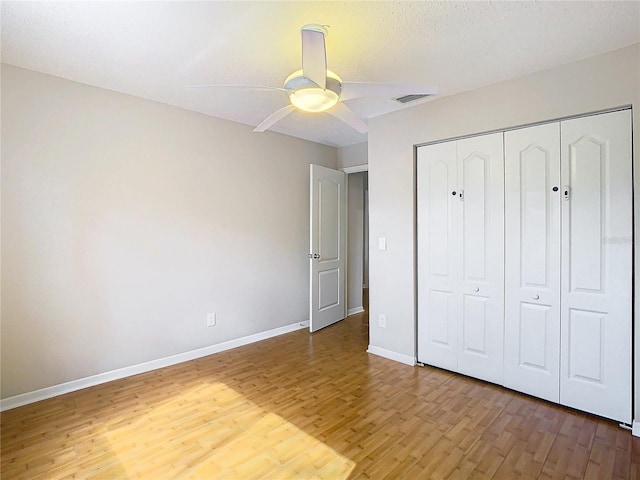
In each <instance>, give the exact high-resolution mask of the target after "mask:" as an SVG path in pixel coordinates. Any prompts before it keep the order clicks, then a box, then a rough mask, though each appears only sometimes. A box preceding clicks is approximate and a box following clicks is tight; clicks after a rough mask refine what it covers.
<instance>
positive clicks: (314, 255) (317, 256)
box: [307, 253, 320, 258]
mask: <svg viewBox="0 0 640 480" xmlns="http://www.w3.org/2000/svg"><path fill="white" fill-rule="evenodd" d="M307 256H308V257H309V258H320V254H319V253H310V254H309V255H307Z"/></svg>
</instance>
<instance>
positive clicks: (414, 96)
mask: <svg viewBox="0 0 640 480" xmlns="http://www.w3.org/2000/svg"><path fill="white" fill-rule="evenodd" d="M430 96H431V95H430V94H428V93H412V94H410V95H404V96H402V97H398V98H395V99H394V100H395V101H396V102H400V103H409V102H415V101H416V100H420V99H421V98H424V97H430Z"/></svg>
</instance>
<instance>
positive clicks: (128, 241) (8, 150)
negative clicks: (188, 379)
mask: <svg viewBox="0 0 640 480" xmlns="http://www.w3.org/2000/svg"><path fill="white" fill-rule="evenodd" d="M309 163H317V164H320V165H324V166H327V167H332V168H336V167H337V151H336V149H334V148H332V147H326V146H322V145H319V144H314V143H310V142H306V141H302V140H298V139H294V138H292V137H287V136H284V135H279V134H275V133H265V134H254V133H252V132H251V128H250V127H248V126H245V125H240V124H236V123H232V122H228V121H224V120H219V119H215V118H211V117H207V116H204V115H200V114H197V113H193V112H188V111H185V110H181V109H178V108H174V107H170V106H167V105H162V104H158V103H154V102H150V101H146V100H142V99H139V98H135V97H131V96H126V95H122V94H118V93H114V92H111V91H107V90H102V89H98V88H93V87H89V86H86V85H82V84H78V83H74V82H70V81H67V80H63V79H59V78H55V77H51V76H47V75H42V74H38V73H35V72H31V71H28V70H22V69H19V68H15V67H11V66H8V65H3V68H2V345H1V352H2V355H1V360H2V397H3V398H6V397H10V396H13V395H16V394H21V393H24V392H30V391H33V390H36V389H39V388H43V387H48V386H52V385H57V384H60V383H62V382H67V381H71V380H75V379H80V378H84V377H88V376H91V375H95V374H99V373H103V372H108V371H111V370H114V369H118V368H123V367H127V366H131V365H136V364H139V363H142V362H146V361H151V360H155V359H159V358H163V357H166V356H169V355H173V354H177V353H181V352H186V351H190V350H193V349H197V348H201V347H205V346H209V345H212V344H217V343H220V342H224V341H228V340H232V339H236V338H240V337H243V336H247V335H251V334H255V333H259V332H264V331H267V330H270V329H274V328H278V327H281V326H285V325H290V324H292V323H295V322H301V321H305V320H308V268H309V267H308V260H307V253H308V252H307V249H308V245H309V233H308V230H309V228H308V225H309V220H308V215H309ZM207 312H217V320H218V325H217V326H216V327H210V328H207V327H206V326H205V318H206V314H207Z"/></svg>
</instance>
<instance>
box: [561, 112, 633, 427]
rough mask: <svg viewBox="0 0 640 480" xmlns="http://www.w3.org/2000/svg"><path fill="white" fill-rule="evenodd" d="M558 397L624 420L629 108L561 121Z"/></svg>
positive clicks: (627, 397) (627, 407) (628, 332)
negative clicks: (560, 273) (560, 305)
mask: <svg viewBox="0 0 640 480" xmlns="http://www.w3.org/2000/svg"><path fill="white" fill-rule="evenodd" d="M561 139H562V143H561V145H562V150H561V156H562V196H563V200H562V285H561V288H562V292H561V295H562V307H561V338H562V349H561V350H562V359H561V380H560V402H561V403H562V404H564V405H568V406H571V407H574V408H578V409H580V410H585V411H587V412H591V413H595V414H597V415H602V416H604V417H608V418H613V419H616V420H619V421H623V422H627V423H630V422H631V362H632V359H631V341H632V339H631V336H632V329H631V286H632V224H633V223H632V222H633V219H632V184H631V182H632V172H631V111H630V110H624V111H619V112H613V113H608V114H603V115H594V116H590V117H585V118H578V119H573V120H567V121H563V122H561Z"/></svg>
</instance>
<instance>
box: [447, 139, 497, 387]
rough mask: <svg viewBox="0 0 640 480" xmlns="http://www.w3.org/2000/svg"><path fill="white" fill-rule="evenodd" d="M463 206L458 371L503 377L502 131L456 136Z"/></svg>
mask: <svg viewBox="0 0 640 480" xmlns="http://www.w3.org/2000/svg"><path fill="white" fill-rule="evenodd" d="M456 147H457V150H458V188H459V189H461V190H460V192H459V195H462V197H459V199H460V200H461V202H460V204H459V205H461V206H462V210H461V213H462V215H461V219H460V221H458V225H459V229H460V230H459V233H457V234H456V237H458V238H459V240H460V242H461V250H460V260H461V262H462V265H461V266H460V274H461V277H462V278H461V296H462V298H461V301H460V308H461V311H460V312H459V326H458V342H459V347H458V350H459V354H458V371H459V372H461V373H464V374H466V375H471V376H473V377H476V378H480V379H483V380H488V381H490V382H494V383H502V367H503V335H504V157H503V148H502V147H503V134H502V133H495V134H490V135H482V136H479V137H472V138H467V139H464V140H459V141H457V142H456Z"/></svg>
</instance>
